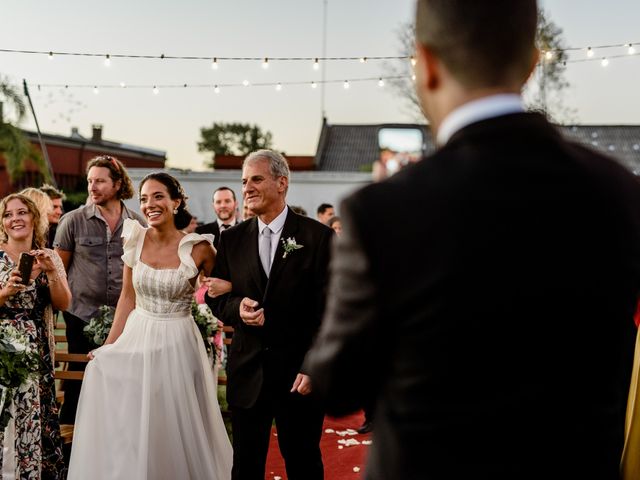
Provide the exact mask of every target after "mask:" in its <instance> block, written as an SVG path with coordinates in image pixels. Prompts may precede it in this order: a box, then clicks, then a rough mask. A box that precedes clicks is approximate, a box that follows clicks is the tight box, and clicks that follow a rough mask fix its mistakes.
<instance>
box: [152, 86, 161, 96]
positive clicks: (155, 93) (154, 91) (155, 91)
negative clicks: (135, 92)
mask: <svg viewBox="0 0 640 480" xmlns="http://www.w3.org/2000/svg"><path fill="white" fill-rule="evenodd" d="M159 93H160V90H158V87H156V86H155V85H154V86H153V94H154V95H158V94H159Z"/></svg>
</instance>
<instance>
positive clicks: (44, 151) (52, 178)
mask: <svg viewBox="0 0 640 480" xmlns="http://www.w3.org/2000/svg"><path fill="white" fill-rule="evenodd" d="M22 86H23V87H24V95H25V96H26V97H27V100H29V108H31V114H32V115H33V120H34V121H35V123H36V131H37V132H38V140H40V148H41V149H42V156H43V157H44V161H45V162H46V163H47V170H48V171H49V181H50V182H51V184H52V185H53V186H54V187H56V188H58V185H57V184H56V177H55V176H54V175H53V167H52V166H51V160H49V153H48V152H47V145H46V144H45V143H44V140H43V139H42V133H40V125H38V117H36V111H35V110H34V108H33V102H32V101H31V95H29V88H28V87H27V81H26V80H25V79H22Z"/></svg>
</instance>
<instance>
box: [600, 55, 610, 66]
mask: <svg viewBox="0 0 640 480" xmlns="http://www.w3.org/2000/svg"><path fill="white" fill-rule="evenodd" d="M600 65H602V66H603V67H606V66H607V65H609V60H608V59H607V57H603V58H602V61H601V62H600Z"/></svg>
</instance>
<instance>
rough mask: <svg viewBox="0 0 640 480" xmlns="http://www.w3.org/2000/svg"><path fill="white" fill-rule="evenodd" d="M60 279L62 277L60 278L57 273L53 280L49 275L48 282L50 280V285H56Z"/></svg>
mask: <svg viewBox="0 0 640 480" xmlns="http://www.w3.org/2000/svg"><path fill="white" fill-rule="evenodd" d="M59 279H60V277H58V274H57V273H56V275H55V277H53V278H50V277H49V275H47V280H49V284H52V283H56V282H57V281H58V280H59Z"/></svg>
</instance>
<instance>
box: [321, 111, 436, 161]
mask: <svg viewBox="0 0 640 480" xmlns="http://www.w3.org/2000/svg"><path fill="white" fill-rule="evenodd" d="M381 128H419V129H420V130H422V131H423V134H424V138H425V143H426V145H427V151H428V152H430V151H432V150H433V142H432V141H431V132H430V131H429V129H428V128H427V127H426V126H425V125H417V124H396V123H385V124H380V125H329V124H327V123H325V124H324V125H323V127H322V132H321V133H320V140H319V142H318V149H317V153H316V170H324V171H331V172H362V171H370V170H371V165H372V164H373V162H374V161H376V160H379V159H380V148H379V147H378V132H379V130H380V129H381Z"/></svg>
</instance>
